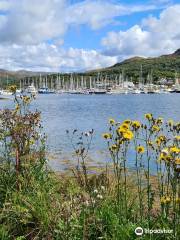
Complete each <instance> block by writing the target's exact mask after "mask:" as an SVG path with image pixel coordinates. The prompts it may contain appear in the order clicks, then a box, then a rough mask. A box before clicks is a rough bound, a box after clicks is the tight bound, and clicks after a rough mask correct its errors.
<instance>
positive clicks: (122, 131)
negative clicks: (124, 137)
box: [117, 123, 129, 134]
mask: <svg viewBox="0 0 180 240" xmlns="http://www.w3.org/2000/svg"><path fill="white" fill-rule="evenodd" d="M128 129H129V125H128V124H126V123H123V124H122V125H121V126H119V127H118V129H117V132H118V133H119V134H121V133H124V132H126V131H127V130H128Z"/></svg>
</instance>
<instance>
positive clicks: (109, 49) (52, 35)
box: [0, 0, 180, 72]
mask: <svg viewBox="0 0 180 240" xmlns="http://www.w3.org/2000/svg"><path fill="white" fill-rule="evenodd" d="M179 16H180V2H179V1H177V0H174V1H173V0H170V1H168V0H156V1H155V0H149V1H140V0H139V1H132V0H122V1H121V0H109V1H107V0H81V1H77V0H0V32H1V34H0V68H5V69H9V70H19V69H27V70H33V71H56V72H57V71H60V72H61V71H63V72H66V71H68V72H70V71H86V70H89V69H95V68H102V67H107V66H110V65H113V64H115V63H117V62H119V61H122V60H124V59H126V58H130V57H133V56H137V55H138V56H143V57H153V56H158V55H161V54H167V53H171V52H173V51H175V50H176V49H177V48H179V47H180V30H179V28H178V27H177V26H179V25H180V17H179Z"/></svg>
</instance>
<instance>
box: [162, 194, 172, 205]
mask: <svg viewBox="0 0 180 240" xmlns="http://www.w3.org/2000/svg"><path fill="white" fill-rule="evenodd" d="M170 202H171V198H170V197H169V196H163V197H161V204H169V203H170Z"/></svg>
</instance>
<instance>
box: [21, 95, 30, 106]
mask: <svg viewBox="0 0 180 240" xmlns="http://www.w3.org/2000/svg"><path fill="white" fill-rule="evenodd" d="M22 99H23V102H24V103H25V104H29V103H30V102H31V98H30V97H29V96H23V98H22Z"/></svg>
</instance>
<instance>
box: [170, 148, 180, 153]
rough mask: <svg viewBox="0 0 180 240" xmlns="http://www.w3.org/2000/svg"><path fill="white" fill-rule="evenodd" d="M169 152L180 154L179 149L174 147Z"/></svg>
mask: <svg viewBox="0 0 180 240" xmlns="http://www.w3.org/2000/svg"><path fill="white" fill-rule="evenodd" d="M169 150H170V152H171V153H180V148H177V147H175V146H174V147H171V148H170V149H169Z"/></svg>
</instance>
